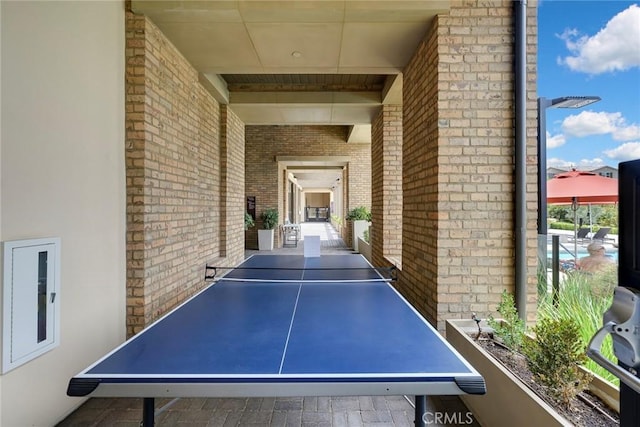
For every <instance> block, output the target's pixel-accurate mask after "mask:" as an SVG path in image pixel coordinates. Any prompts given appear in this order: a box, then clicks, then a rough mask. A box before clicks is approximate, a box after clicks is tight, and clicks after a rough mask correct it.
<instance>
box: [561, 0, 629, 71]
mask: <svg viewBox="0 0 640 427" xmlns="http://www.w3.org/2000/svg"><path fill="white" fill-rule="evenodd" d="M558 37H559V38H561V39H562V40H564V42H565V44H566V46H567V49H568V50H569V51H571V53H572V56H567V57H564V58H559V59H558V62H559V63H560V64H565V65H567V66H568V67H569V68H570V69H571V70H573V71H580V72H584V73H588V74H602V73H606V72H615V71H625V70H628V69H630V68H633V67H640V7H638V5H635V4H634V5H631V6H629V8H628V9H626V10H623V11H622V12H620V13H619V14H617V15H616V16H614V17H613V18H611V20H610V21H609V22H608V23H607V24H606V26H605V27H604V28H603V29H601V30H600V31H599V32H598V33H597V34H596V35H594V36H587V35H581V34H580V33H579V31H578V30H576V29H567V30H565V31H564V33H562V34H561V35H558Z"/></svg>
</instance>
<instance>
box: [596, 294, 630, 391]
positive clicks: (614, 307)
mask: <svg viewBox="0 0 640 427" xmlns="http://www.w3.org/2000/svg"><path fill="white" fill-rule="evenodd" d="M603 323H604V326H603V327H602V328H601V329H600V330H599V331H598V332H596V334H595V335H594V336H593V338H592V339H591V342H590V343H589V346H588V347H587V356H589V357H590V358H591V359H593V360H594V361H595V362H596V363H598V365H600V366H602V367H603V368H605V369H606V370H607V371H609V372H611V373H612V374H613V375H615V376H616V377H618V378H619V379H620V381H622V382H624V383H625V384H626V385H628V386H629V387H630V388H632V389H633V390H634V391H635V392H636V393H640V378H638V377H637V375H638V369H640V290H638V289H633V288H626V287H622V286H618V287H617V288H616V289H615V290H614V293H613V302H612V303H611V307H609V310H607V311H606V312H605V313H604V316H603ZM607 334H611V337H612V338H613V352H614V354H615V355H616V357H617V358H618V361H619V362H620V363H621V364H622V365H624V367H626V368H627V369H625V368H624V367H622V366H620V365H616V364H614V363H613V362H611V361H610V360H609V359H607V358H606V357H604V356H603V355H602V353H601V352H600V349H601V348H602V342H603V341H604V339H605V338H606V336H607Z"/></svg>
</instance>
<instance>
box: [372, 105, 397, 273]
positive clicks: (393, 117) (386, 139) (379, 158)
mask: <svg viewBox="0 0 640 427" xmlns="http://www.w3.org/2000/svg"><path fill="white" fill-rule="evenodd" d="M371 140H372V141H371V191H372V194H371V198H372V201H371V203H372V206H371V218H372V221H371V244H372V245H371V246H372V256H373V264H374V265H388V264H389V262H392V263H393V264H394V265H396V266H400V265H401V255H402V106H401V105H383V106H382V108H381V109H380V113H379V114H378V115H377V116H376V118H375V119H374V121H373V123H372V126H371Z"/></svg>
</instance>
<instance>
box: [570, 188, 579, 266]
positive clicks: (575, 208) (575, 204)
mask: <svg viewBox="0 0 640 427" xmlns="http://www.w3.org/2000/svg"><path fill="white" fill-rule="evenodd" d="M571 209H572V210H573V259H574V262H575V264H576V267H577V266H578V199H577V198H576V197H574V198H573V200H572V201H571Z"/></svg>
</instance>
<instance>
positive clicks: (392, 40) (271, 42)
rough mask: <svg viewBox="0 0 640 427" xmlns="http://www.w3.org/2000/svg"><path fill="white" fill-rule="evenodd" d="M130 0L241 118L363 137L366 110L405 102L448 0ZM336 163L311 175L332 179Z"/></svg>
mask: <svg viewBox="0 0 640 427" xmlns="http://www.w3.org/2000/svg"><path fill="white" fill-rule="evenodd" d="M131 8H132V10H133V11H134V12H135V13H139V14H144V15H146V16H148V17H149V18H150V19H151V21H153V23H154V24H155V25H157V26H158V28H160V30H161V31H162V32H163V34H164V35H165V36H166V37H167V38H168V39H169V40H170V41H171V42H172V43H173V44H174V45H175V46H176V47H177V48H178V50H179V51H180V52H181V53H182V54H183V55H184V57H185V58H186V59H187V60H188V61H189V62H190V63H191V64H192V65H193V67H194V68H195V69H196V70H198V72H199V74H200V81H201V82H202V83H203V85H204V86H205V87H206V88H207V89H208V90H209V91H210V92H211V93H212V94H213V96H214V97H215V98H216V99H217V100H218V102H220V103H222V104H229V105H230V106H231V108H232V109H233V111H234V112H235V113H236V114H237V115H238V116H239V117H240V119H241V120H242V121H243V122H244V123H245V124H247V125H261V124H262V125H275V124H278V125H340V126H347V127H349V139H348V141H347V142H348V143H370V141H371V133H370V130H371V121H372V119H373V118H374V117H375V115H376V114H377V112H378V110H379V108H380V106H381V105H382V104H385V103H388V104H401V103H402V74H401V73H402V70H403V68H404V67H405V65H406V64H407V62H408V61H409V59H410V58H411V57H412V55H413V54H414V52H415V50H416V48H417V46H418V44H419V43H420V41H421V40H422V39H423V37H424V36H425V34H426V32H427V30H428V28H429V25H430V24H431V21H432V20H433V18H434V16H435V15H437V14H439V13H446V12H447V11H448V9H449V0H429V1H426V0H364V1H362V0H361V1H344V0H342V1H334V0H298V1H292V0H285V1H270V0H257V1H231V0H218V1H205V0H197V1H168V0H157V1H155V0H154V1H151V0H132V1H131ZM337 166H338V165H326V166H325V168H320V169H326V172H327V174H330V175H329V176H327V177H326V179H324V180H322V182H320V181H318V182H315V183H314V182H313V180H311V181H309V185H317V186H320V185H323V186H324V185H326V184H327V183H329V182H331V181H335V173H337V172H336V170H333V169H331V168H334V167H337ZM292 167H293V165H292ZM340 173H341V170H340ZM299 174H301V173H300V171H299ZM310 175H315V176H319V175H322V172H321V171H318V170H312V171H311V172H310ZM305 182H307V181H305ZM301 185H302V184H301ZM303 187H305V186H303ZM329 188H330V187H329Z"/></svg>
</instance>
